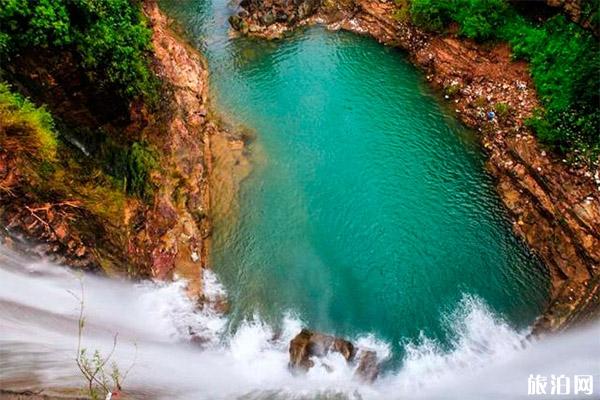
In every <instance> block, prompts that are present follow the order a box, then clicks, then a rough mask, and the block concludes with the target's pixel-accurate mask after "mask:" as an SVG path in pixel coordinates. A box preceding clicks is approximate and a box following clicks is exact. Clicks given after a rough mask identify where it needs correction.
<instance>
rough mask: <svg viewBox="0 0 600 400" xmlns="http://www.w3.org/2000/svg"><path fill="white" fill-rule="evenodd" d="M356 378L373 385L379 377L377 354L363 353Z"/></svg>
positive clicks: (371, 352) (369, 351) (372, 352)
mask: <svg viewBox="0 0 600 400" xmlns="http://www.w3.org/2000/svg"><path fill="white" fill-rule="evenodd" d="M354 376H355V377H356V378H358V379H359V380H361V381H363V382H365V383H373V382H374V381H375V379H377V377H378V376H379V363H378V361H377V353H375V352H374V351H371V350H367V351H363V352H362V353H361V354H360V357H359V361H358V367H357V368H356V372H355V373H354Z"/></svg>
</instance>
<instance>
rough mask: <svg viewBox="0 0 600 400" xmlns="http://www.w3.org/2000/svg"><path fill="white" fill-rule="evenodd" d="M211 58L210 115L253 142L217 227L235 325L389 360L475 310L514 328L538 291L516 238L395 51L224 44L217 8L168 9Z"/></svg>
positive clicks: (474, 146)
mask: <svg viewBox="0 0 600 400" xmlns="http://www.w3.org/2000/svg"><path fill="white" fill-rule="evenodd" d="M163 6H164V7H165V8H166V9H167V10H168V11H169V13H170V14H171V15H172V16H173V17H175V18H176V19H177V20H178V21H179V22H180V23H181V24H182V25H183V26H184V28H186V30H187V33H188V35H189V37H190V38H191V40H192V41H193V43H194V44H195V45H197V46H198V48H200V49H201V50H202V51H203V52H204V53H205V54H206V56H207V58H208V61H209V65H210V71H211V89H212V92H213V93H212V96H213V103H214V104H213V105H214V107H215V109H216V110H217V111H218V112H220V113H221V114H222V115H223V117H224V118H225V119H226V120H228V121H229V122H231V123H232V124H234V125H239V126H243V127H245V128H246V129H248V130H249V131H251V132H252V134H253V136H254V137H255V139H254V140H253V141H252V143H251V144H250V145H249V152H250V157H251V159H252V161H253V171H252V173H251V175H250V176H249V177H248V178H247V179H246V180H245V181H244V182H243V185H242V188H241V193H240V194H239V203H240V204H239V214H237V215H232V216H229V218H220V219H218V220H217V221H215V225H216V227H215V232H214V248H213V265H214V269H215V271H216V272H217V273H218V274H219V277H220V279H221V280H222V281H223V283H224V284H225V286H226V287H227V290H228V293H229V296H230V301H231V304H232V313H231V326H232V329H235V326H236V325H237V323H239V322H240V321H241V320H243V319H245V318H251V317H252V316H254V315H260V317H261V318H262V319H263V320H266V321H268V322H270V323H274V324H277V321H280V320H281V318H282V316H283V315H285V314H286V313H291V314H293V315H295V316H297V317H299V318H301V319H302V320H303V321H304V323H306V324H307V325H308V326H310V327H311V328H314V329H318V330H322V331H326V332H332V333H336V334H340V335H346V336H350V337H354V336H356V335H358V334H361V333H363V334H364V333H373V334H374V335H376V336H377V337H378V338H381V339H383V340H385V341H387V342H388V343H391V344H392V345H394V347H395V348H396V349H398V348H399V347H398V344H399V343H400V342H402V341H403V340H406V339H415V338H417V337H418V336H419V333H420V332H424V333H425V334H426V335H427V336H429V337H434V338H437V339H439V340H440V341H441V342H442V343H449V342H451V341H452V338H451V337H449V334H448V332H447V331H446V330H445V329H444V326H445V325H444V317H443V316H444V315H447V314H448V313H450V312H451V311H452V310H454V309H455V307H456V306H457V304H458V303H459V301H460V299H461V298H462V297H463V296H464V295H465V294H468V295H473V296H477V297H479V298H481V299H483V301H485V302H486V303H487V304H488V305H489V307H490V308H491V309H492V310H493V311H495V312H496V313H498V314H501V315H502V316H503V317H504V318H506V319H507V320H508V321H509V322H510V323H511V324H512V325H513V326H515V327H517V328H519V327H524V326H526V325H528V324H530V323H531V322H532V321H533V319H534V318H535V316H536V315H537V314H538V313H539V311H540V309H541V307H542V306H543V304H544V301H545V298H546V293H547V292H546V291H547V277H546V276H545V275H544V272H543V268H542V267H541V265H540V264H539V262H538V261H537V260H536V259H535V258H534V257H532V256H531V254H530V253H529V252H528V251H527V250H526V248H525V247H524V246H523V245H522V243H521V242H520V241H519V240H518V239H516V238H515V237H514V235H513V234H512V232H511V227H510V222H509V221H508V220H507V218H506V215H505V212H504V210H503V208H502V205H501V203H500V201H499V199H498V198H497V195H496V193H495V191H494V187H493V182H492V180H491V178H490V177H489V176H488V174H487V173H486V172H485V170H484V156H483V154H482V152H481V149H480V147H479V145H478V143H477V138H476V137H475V135H474V134H473V133H472V132H470V131H468V130H466V129H465V128H463V127H462V126H461V125H460V124H459V123H457V122H456V121H455V120H454V119H453V118H452V116H451V114H450V112H449V110H446V109H445V108H444V106H443V105H442V104H441V103H440V101H439V100H438V99H437V98H436V97H435V96H434V95H433V94H432V93H431V92H430V90H429V89H428V88H427V85H426V83H425V82H424V80H423V77H422V76H421V74H420V73H419V72H418V71H417V70H415V68H414V67H413V66H412V65H411V64H410V63H409V62H408V61H407V59H406V57H405V55H404V54H403V53H401V52H399V51H397V50H395V49H391V48H387V47H384V46H381V45H379V44H378V43H376V42H375V41H373V40H370V39H368V38H364V37H359V36H356V35H354V34H350V33H344V32H338V33H332V32H328V31H326V30H324V29H323V28H319V27H314V28H310V29H305V30H301V31H299V32H296V33H295V34H293V35H292V36H290V37H289V38H287V39H285V40H282V41H275V42H266V41H261V40H253V39H246V38H240V39H230V38H229V37H228V36H227V21H226V18H227V15H228V13H229V12H230V10H228V9H227V3H226V2H224V1H222V0H215V1H214V2H210V1H208V0H205V1H163Z"/></svg>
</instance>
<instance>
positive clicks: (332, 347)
mask: <svg viewBox="0 0 600 400" xmlns="http://www.w3.org/2000/svg"><path fill="white" fill-rule="evenodd" d="M329 352H337V353H340V354H341V355H342V356H343V357H344V358H345V359H346V361H352V359H353V358H354V355H355V349H354V345H353V344H352V343H350V342H349V341H347V340H344V339H340V338H336V337H334V336H329V335H324V334H322V333H317V332H311V331H309V330H308V329H302V331H301V332H300V333H299V334H298V335H296V337H295V338H293V339H292V340H291V341H290V364H289V366H290V369H292V370H293V371H304V372H306V371H308V370H309V369H310V368H312V367H313V366H314V362H313V361H312V360H311V359H310V358H311V357H324V356H326V355H327V354H328V353H329Z"/></svg>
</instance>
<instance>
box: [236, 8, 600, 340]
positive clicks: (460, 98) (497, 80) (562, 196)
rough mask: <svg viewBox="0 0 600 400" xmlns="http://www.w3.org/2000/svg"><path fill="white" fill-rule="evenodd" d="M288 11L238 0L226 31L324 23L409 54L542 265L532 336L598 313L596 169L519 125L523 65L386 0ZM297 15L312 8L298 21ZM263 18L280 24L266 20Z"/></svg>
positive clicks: (528, 95) (532, 103)
mask: <svg viewBox="0 0 600 400" xmlns="http://www.w3.org/2000/svg"><path fill="white" fill-rule="evenodd" d="M305 3H306V4H305ZM282 4H285V5H282ZM294 4H296V6H295V7H296V8H295V11H294V10H291V9H290V5H289V3H281V4H280V3H279V2H277V1H273V2H252V1H249V2H242V4H241V5H240V7H241V9H240V10H239V12H238V14H237V15H235V16H234V17H232V19H231V22H232V26H233V28H234V29H237V30H238V31H240V32H241V33H243V34H251V35H254V36H259V37H265V38H278V37H281V36H282V35H283V34H284V33H285V32H287V31H289V30H290V29H293V28H295V27H297V26H300V25H307V24H313V23H322V24H326V25H327V26H328V27H329V28H330V29H345V30H349V31H353V32H356V33H359V34H365V35H369V36H372V37H374V38H375V39H377V40H378V41H380V42H382V43H384V44H386V45H391V46H397V47H400V48H402V49H404V50H406V51H407V52H408V53H409V55H410V58H411V60H412V61H413V63H414V64H415V65H417V66H418V67H419V68H421V69H422V70H423V72H424V73H425V75H426V77H427V80H428V81H429V82H430V83H431V84H432V86H433V87H435V88H437V89H439V91H440V94H441V95H442V96H443V97H444V99H445V100H446V102H447V104H448V107H449V108H450V109H451V110H452V111H453V112H454V113H455V114H456V116H457V117H458V118H459V119H460V120H461V121H463V122H464V123H465V124H466V125H468V126H470V127H472V128H474V129H476V130H478V131H479V132H480V133H481V141H482V144H483V147H484V148H485V150H486V152H487V154H488V162H487V167H488V169H489V171H490V172H491V173H492V175H493V176H494V177H495V178H496V181H497V189H498V193H499V195H500V197H501V199H502V201H503V202H504V204H505V205H506V208H507V210H508V212H509V214H510V216H511V218H512V220H513V226H514V230H515V232H516V233H517V234H518V235H519V236H520V237H522V238H523V240H525V241H526V242H527V244H528V245H529V246H530V248H531V249H532V250H533V251H534V252H535V253H536V254H538V255H539V257H540V258H541V259H542V260H543V261H544V263H545V264H546V266H547V267H548V270H549V273H550V277H551V283H552V290H551V292H552V295H551V302H550V306H549V307H548V309H547V311H546V312H545V313H544V315H543V316H542V317H541V318H540V320H539V321H538V322H537V323H536V327H535V328H534V330H535V331H536V332H540V331H554V330H559V329H562V328H563V327H565V326H567V325H569V324H571V323H573V322H575V321H577V320H581V319H584V318H585V317H586V316H589V315H590V313H591V311H590V310H598V309H599V308H600V295H599V294H598V288H599V286H598V285H599V279H598V277H599V276H600V177H599V172H598V171H592V170H590V169H589V168H588V167H587V166H577V167H576V166H573V165H570V164H568V163H566V162H565V161H564V160H562V158H561V157H560V156H558V155H556V154H553V153H552V152H551V151H549V150H547V149H545V148H544V147H543V146H542V145H540V144H539V143H538V141H537V140H536V138H535V136H534V135H533V134H532V132H531V131H530V130H529V129H528V128H526V127H525V123H524V122H525V119H527V118H528V117H530V116H531V114H532V112H533V110H534V109H535V108H536V107H537V106H538V99H537V97H536V91H535V88H534V86H533V83H532V81H531V77H530V75H529V72H528V68H527V64H526V63H524V62H518V61H517V62H515V61H512V59H511V57H510V49H509V48H508V46H506V45H503V44H497V45H494V46H481V45H478V44H476V43H474V42H472V41H469V40H465V39H462V38H460V37H458V36H456V35H453V34H447V35H441V36H440V35H430V34H427V33H425V32H422V31H420V30H419V29H417V28H416V27H415V26H413V25H412V24H411V23H410V22H409V21H408V19H407V18H401V17H400V18H399V17H398V16H402V15H403V14H402V13H403V12H404V13H406V10H403V9H402V6H398V5H397V4H395V3H393V2H388V1H387V0H356V1H351V2H328V1H323V2H321V3H320V4H319V5H318V6H316V5H315V4H314V2H313V1H310V2H303V1H299V2H297V3H294ZM302 4H305V5H303V6H302ZM299 8H302V10H313V11H312V13H311V14H310V15H307V16H306V17H305V18H304V19H300V18H298V16H299V15H300V14H299V11H298V9H299ZM266 14H269V15H279V18H275V19H272V18H266V19H265V18H264V16H265V15H266ZM283 14H286V15H287V16H288V17H287V18H286V17H284V16H283ZM303 14H305V11H303ZM490 111H493V112H494V115H493V117H492V118H490V117H489V116H488V113H489V112H490Z"/></svg>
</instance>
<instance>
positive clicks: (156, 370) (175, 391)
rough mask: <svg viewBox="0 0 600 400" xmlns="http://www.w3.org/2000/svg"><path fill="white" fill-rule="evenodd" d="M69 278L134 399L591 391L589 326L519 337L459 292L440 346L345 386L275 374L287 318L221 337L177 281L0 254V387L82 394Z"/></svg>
mask: <svg viewBox="0 0 600 400" xmlns="http://www.w3.org/2000/svg"><path fill="white" fill-rule="evenodd" d="M205 278H206V279H205V285H206V287H205V290H206V293H207V294H208V295H209V296H211V295H212V296H214V295H219V293H220V292H222V290H223V289H222V288H221V287H220V286H219V284H218V283H217V282H216V281H215V278H214V276H213V275H212V274H210V273H207V275H205ZM80 280H82V282H83V288H84V291H83V297H84V311H85V312H84V315H85V319H86V327H85V330H84V334H83V341H82V343H83V347H84V348H85V349H87V350H88V351H94V350H96V349H97V350H100V351H101V352H102V353H103V354H107V353H108V351H109V350H110V348H111V346H112V342H113V335H114V334H115V333H118V334H119V340H118V345H117V349H116V351H115V353H114V357H113V361H115V362H117V363H118V365H119V366H120V368H121V370H122V371H123V372H125V371H127V370H128V368H129V366H130V365H131V364H132V363H133V368H132V369H131V370H130V372H129V374H127V379H126V380H125V381H124V388H125V389H126V390H127V392H128V393H129V394H130V395H133V398H136V399H144V400H148V399H179V400H219V399H245V400H249V399H253V400H259V399H265V400H266V399H271V400H277V399H281V400H283V399H306V400H308V399H331V400H344V399H349V400H359V399H363V400H393V399H461V400H469V399H473V400H480V399H498V400H506V399H520V398H523V399H524V398H531V397H528V396H527V379H528V376H529V374H540V375H543V376H547V377H550V376H551V374H555V375H559V374H565V375H566V376H570V377H573V376H574V375H575V374H583V375H588V374H595V382H594V384H595V387H596V388H598V385H599V384H600V380H598V371H600V361H599V360H600V343H599V340H600V339H599V338H600V325H595V326H592V327H588V328H586V329H585V330H580V331H579V332H571V333H569V334H565V335H563V336H562V337H555V338H551V339H546V340H545V341H540V342H527V341H525V340H524V332H519V331H515V330H513V329H512V328H510V327H509V326H508V325H507V323H506V322H504V321H502V320H501V319H499V318H498V317H497V316H494V314H493V313H492V312H491V310H490V309H489V308H488V307H487V306H486V305H485V304H484V303H483V302H482V301H481V300H480V299H477V298H474V297H465V298H464V299H463V300H462V302H461V303H460V304H457V311H456V312H454V313H451V314H449V315H448V318H447V319H446V326H447V327H448V330H449V331H450V332H452V334H453V337H454V341H453V345H452V348H451V349H449V350H444V349H442V348H441V347H440V345H439V344H438V343H436V342H435V341H433V340H432V339H431V338H427V337H425V336H423V337H421V339H419V340H418V341H415V342H410V343H409V342H407V343H405V350H406V351H405V353H406V354H405V356H404V357H403V360H402V367H401V368H398V369H396V370H390V371H388V372H386V373H385V374H383V376H382V377H381V378H380V379H379V380H378V381H376V382H375V383H374V384H373V385H363V384H360V383H359V382H357V381H356V380H355V379H353V367H351V366H347V365H346V363H345V361H344V360H343V359H341V357H336V356H335V355H332V356H330V357H329V358H328V359H327V360H325V362H326V363H327V364H328V365H329V366H330V367H332V368H333V372H327V370H326V369H325V368H323V367H322V366H321V365H320V364H319V363H317V365H316V366H315V367H313V369H311V370H310V372H309V373H308V374H307V375H305V376H298V377H295V376H293V375H292V374H290V372H289V371H288V369H287V360H288V354H287V345H288V341H289V340H290V339H291V338H292V337H293V335H295V334H296V333H297V332H298V330H299V329H300V325H301V322H300V321H299V320H297V319H294V318H290V317H288V318H286V319H285V321H284V323H283V328H284V329H283V331H282V332H280V334H279V335H278V336H277V337H276V338H274V331H273V330H272V329H271V328H270V327H269V326H268V325H265V324H263V323H261V322H259V321H250V322H246V323H243V324H241V325H240V327H239V329H238V330H237V331H236V333H235V334H227V333H226V332H225V325H226V320H225V319H224V318H223V317H219V316H218V315H217V314H215V313H214V312H213V311H212V310H211V309H210V308H207V309H204V310H202V311H197V310H195V305H194V304H193V303H192V302H191V301H190V300H189V299H188V298H187V296H186V294H185V289H184V284H183V283H182V282H175V283H171V284H152V283H145V284H138V285H134V284H132V283H131V282H120V281H115V280H107V279H103V278H100V277H96V276H83V277H80V276H78V275H77V274H75V273H72V272H69V271H67V270H64V269H62V268H60V267H58V266H56V265H49V264H47V263H43V262H41V263H40V262H33V263H32V262H31V261H28V260H25V259H23V258H21V257H19V256H17V255H15V254H13V253H11V252H9V251H7V250H6V249H3V248H2V247H0V287H1V288H2V290H1V291H0V389H5V388H10V389H15V390H18V389H32V388H33V389H35V388H46V389H48V388H54V387H57V388H64V387H78V386H79V387H83V379H82V378H81V376H80V375H79V374H78V372H77V370H76V367H75V362H74V357H75V352H76V346H77V324H78V317H79V303H78V300H77V299H76V298H75V297H73V294H75V295H77V296H80V294H81V291H80V290H81V289H80ZM190 329H192V330H193V331H195V332H198V333H200V334H202V335H203V336H204V337H205V338H206V339H207V342H206V343H204V347H203V348H200V347H198V345H195V344H193V343H191V342H190V341H189V339H190V336H189V334H188V332H189V330H190ZM357 343H358V344H359V346H360V347H361V348H374V349H376V350H377V351H378V352H379V353H380V355H383V353H385V351H386V345H385V344H383V343H381V342H378V341H377V340H375V339H374V338H372V337H368V336H365V337H362V338H360V339H359V340H358V341H357ZM136 346H137V352H136ZM596 390H597V389H596ZM548 393H549V388H548ZM595 393H597V392H595ZM0 397H2V396H1V395H0ZM536 398H538V399H543V398H547V399H552V398H556V396H551V395H549V396H537V397H536ZM562 398H565V397H564V396H563V397H562ZM568 398H575V396H570V397H568ZM582 398H590V397H589V396H583V397H582Z"/></svg>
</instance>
